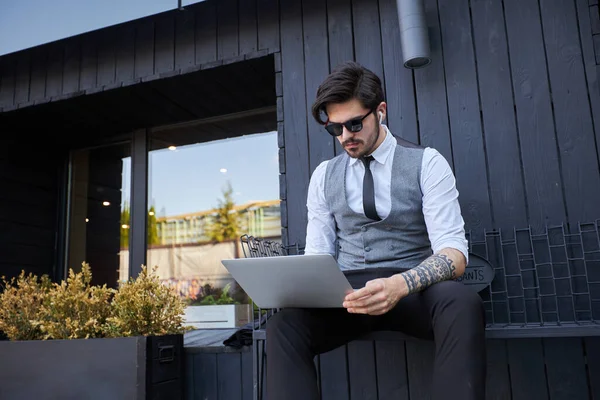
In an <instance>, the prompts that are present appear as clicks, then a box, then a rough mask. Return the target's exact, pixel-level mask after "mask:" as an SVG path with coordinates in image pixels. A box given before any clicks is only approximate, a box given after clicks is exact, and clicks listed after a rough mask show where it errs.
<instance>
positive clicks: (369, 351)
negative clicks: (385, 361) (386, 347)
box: [348, 340, 389, 400]
mask: <svg viewBox="0 0 600 400" xmlns="http://www.w3.org/2000/svg"><path fill="white" fill-rule="evenodd" d="M381 372H382V373H384V371H381ZM387 372H389V371H387ZM348 382H349V383H350V398H351V399H361V400H377V399H378V398H379V396H378V393H377V372H376V364H375V343H374V342H373V341H372V340H355V341H352V342H350V343H348Z"/></svg>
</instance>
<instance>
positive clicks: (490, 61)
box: [471, 0, 527, 232]
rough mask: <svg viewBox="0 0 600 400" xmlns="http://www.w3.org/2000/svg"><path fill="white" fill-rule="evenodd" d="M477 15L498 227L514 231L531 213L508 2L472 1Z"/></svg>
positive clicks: (482, 93)
mask: <svg viewBox="0 0 600 400" xmlns="http://www.w3.org/2000/svg"><path fill="white" fill-rule="evenodd" d="M471 12H472V17H473V31H474V39H475V51H476V55H477V73H478V76H479V93H480V96H481V112H482V115H483V127H484V131H485V144H486V149H487V151H486V154H487V158H488V165H489V179H490V197H491V199H492V204H494V209H493V212H494V215H493V216H494V227H495V228H496V229H506V230H507V231H508V232H510V230H511V229H512V228H513V227H515V226H525V225H527V214H526V200H525V188H524V182H523V170H522V160H521V154H520V152H519V138H518V135H517V124H516V119H515V111H514V101H513V92H512V85H511V77H510V64H509V54H508V47H507V42H506V30H505V25H504V15H503V13H502V4H501V3H500V2H498V1H494V0H472V1H471Z"/></svg>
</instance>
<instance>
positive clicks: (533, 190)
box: [504, 0, 566, 232]
mask: <svg viewBox="0 0 600 400" xmlns="http://www.w3.org/2000/svg"><path fill="white" fill-rule="evenodd" d="M504 7H505V19H506V29H507V34H508V47H509V51H510V54H509V55H510V62H511V72H512V80H513V90H514V96H515V105H516V111H517V126H518V129H519V140H520V144H521V154H522V157H523V170H524V175H525V193H526V198H527V205H528V209H529V223H530V225H531V226H532V228H533V229H534V231H538V232H539V231H540V230H541V229H542V227H543V226H544V225H545V224H562V223H563V222H564V221H565V217H566V214H565V203H564V200H563V195H562V190H561V188H562V179H561V177H560V171H559V160H558V154H557V150H556V136H555V134H554V132H555V131H554V122H553V119H552V107H551V104H550V92H549V87H548V75H547V72H546V68H545V67H544V65H545V63H541V62H540V60H545V58H546V56H545V54H544V45H543V43H544V42H543V40H542V28H541V21H540V15H539V8H538V2H537V0H506V1H505V2H504Z"/></svg>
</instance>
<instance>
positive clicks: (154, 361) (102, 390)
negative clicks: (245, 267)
mask: <svg viewBox="0 0 600 400" xmlns="http://www.w3.org/2000/svg"><path fill="white" fill-rule="evenodd" d="M0 354H1V356H0V382H2V385H0V399H36V400H46V399H47V400H50V399H52V400H57V399H86V400H106V399H114V400H120V399H127V400H129V399H131V400H147V399H152V400H161V399H165V400H166V399H169V400H177V399H182V398H183V379H184V378H183V377H184V374H183V335H167V336H149V337H143V336H138V337H128V338H114V339H113V338H111V339H74V340H32V341H15V342H11V341H0Z"/></svg>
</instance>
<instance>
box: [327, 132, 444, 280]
mask: <svg viewBox="0 0 600 400" xmlns="http://www.w3.org/2000/svg"><path fill="white" fill-rule="evenodd" d="M396 139H397V140H398V145H397V146H396V151H395V152H394V159H393V164H392V182H391V195H392V207H391V210H390V213H389V215H388V216H387V217H386V218H385V219H383V220H381V221H373V220H372V219H370V218H367V217H366V216H365V215H363V214H362V213H355V212H354V211H352V209H351V208H350V207H349V206H348V202H347V201H346V167H347V165H348V162H349V161H350V156H348V155H347V154H346V153H344V154H341V155H339V156H337V157H335V158H333V159H331V160H330V161H329V162H328V163H327V170H326V172H325V199H326V201H327V204H328V205H329V209H330V210H331V212H332V213H333V216H334V219H335V223H336V231H337V238H338V240H337V242H338V243H337V261H338V264H339V265H340V268H341V269H342V270H349V269H363V268H402V269H409V268H412V267H415V266H417V265H418V264H419V263H421V262H422V261H423V260H425V259H426V258H427V257H429V256H430V255H431V254H432V250H431V243H430V242H429V236H428V235H427V227H426V225H425V219H424V217H423V211H422V204H423V203H422V192H421V183H420V180H421V163H422V159H423V150H424V149H423V148H422V147H419V146H417V145H415V144H412V143H410V142H407V141H405V140H402V139H399V138H396Z"/></svg>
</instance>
